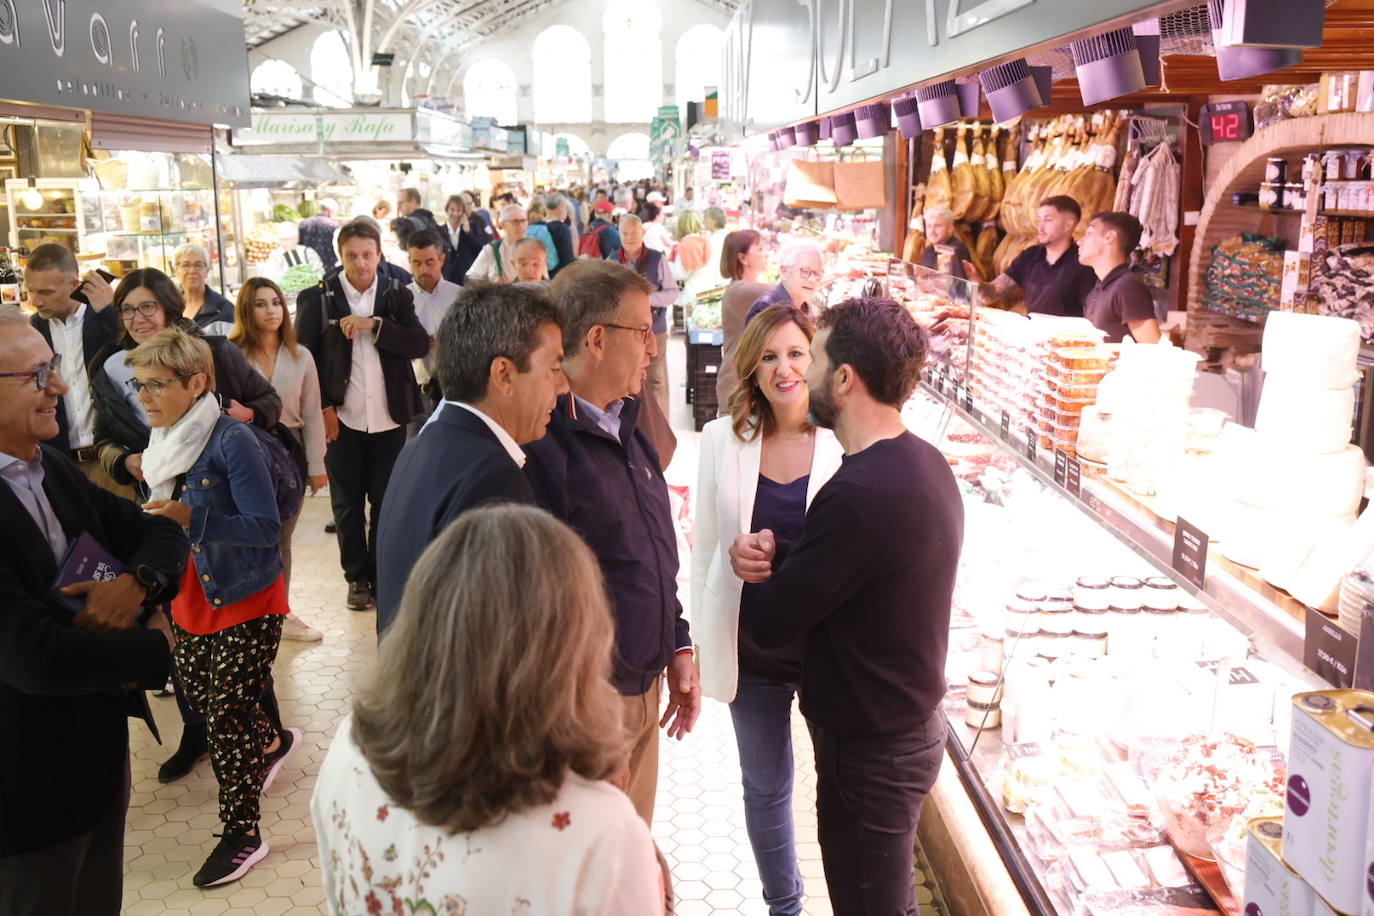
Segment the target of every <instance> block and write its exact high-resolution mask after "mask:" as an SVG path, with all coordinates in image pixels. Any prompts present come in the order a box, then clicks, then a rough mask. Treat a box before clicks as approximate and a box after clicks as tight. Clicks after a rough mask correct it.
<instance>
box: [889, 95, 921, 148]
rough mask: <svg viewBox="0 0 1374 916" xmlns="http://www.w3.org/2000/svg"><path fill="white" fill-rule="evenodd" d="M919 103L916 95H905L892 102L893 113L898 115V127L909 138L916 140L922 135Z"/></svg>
mask: <svg viewBox="0 0 1374 916" xmlns="http://www.w3.org/2000/svg"><path fill="white" fill-rule="evenodd" d="M919 104H920V103H919V102H917V101H916V96H914V95H904V96H902V97H901V98H900V99H894V100H893V102H892V113H893V114H895V115H896V116H897V129H898V130H900V131H901V132H902V136H903V137H905V138H906V139H908V140H914V139H915V138H917V137H919V136H920V135H921V112H920V110H919V109H918V108H917V106H918V105H919Z"/></svg>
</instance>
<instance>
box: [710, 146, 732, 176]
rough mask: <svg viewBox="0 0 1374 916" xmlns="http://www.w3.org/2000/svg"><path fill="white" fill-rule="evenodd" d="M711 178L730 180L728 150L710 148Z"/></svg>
mask: <svg viewBox="0 0 1374 916" xmlns="http://www.w3.org/2000/svg"><path fill="white" fill-rule="evenodd" d="M711 180H712V181H729V180H730V151H729V150H723V149H718V150H712V151H711Z"/></svg>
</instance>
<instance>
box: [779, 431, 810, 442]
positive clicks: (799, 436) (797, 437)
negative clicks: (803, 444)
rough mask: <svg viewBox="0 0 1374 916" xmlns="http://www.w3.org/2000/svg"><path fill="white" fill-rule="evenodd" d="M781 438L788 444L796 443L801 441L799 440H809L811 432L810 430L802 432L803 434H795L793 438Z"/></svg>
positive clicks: (785, 436)
mask: <svg viewBox="0 0 1374 916" xmlns="http://www.w3.org/2000/svg"><path fill="white" fill-rule="evenodd" d="M782 438H783V439H784V440H786V441H788V442H797V441H799V440H801V439H810V438H811V431H810V430H807V431H806V432H804V433H797V434H796V435H795V436H788V435H784V436H783V437H782Z"/></svg>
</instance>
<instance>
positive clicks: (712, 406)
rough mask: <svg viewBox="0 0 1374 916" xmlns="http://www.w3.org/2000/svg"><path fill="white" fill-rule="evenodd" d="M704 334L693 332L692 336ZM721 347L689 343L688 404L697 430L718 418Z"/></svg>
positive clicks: (718, 345) (689, 341) (713, 344)
mask: <svg viewBox="0 0 1374 916" xmlns="http://www.w3.org/2000/svg"><path fill="white" fill-rule="evenodd" d="M700 333H702V332H699V331H693V332H691V334H692V336H695V335H697V334H700ZM720 365H721V346H720V344H717V343H693V342H692V340H691V338H690V337H689V339H688V341H687V403H688V404H691V405H692V407H693V412H692V413H693V418H694V420H695V422H696V428H697V429H701V427H702V426H703V425H704V424H705V423H706V422H708V421H709V420H713V419H715V416H716V408H717V404H716V378H717V376H719V375H720ZM703 418H704V419H703Z"/></svg>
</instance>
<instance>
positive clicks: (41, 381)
mask: <svg viewBox="0 0 1374 916" xmlns="http://www.w3.org/2000/svg"><path fill="white" fill-rule="evenodd" d="M61 368H62V357H61V356H60V355H58V356H54V357H53V358H52V362H50V363H48V364H47V365H46V366H39V367H38V368H37V369H33V370H30V371H29V372H0V378H31V379H33V384H34V387H35V388H37V389H38V390H39V391H44V390H46V389H47V387H48V382H50V381H52V377H53V376H54V375H57V374H58V372H59V370H60V369H61Z"/></svg>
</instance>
